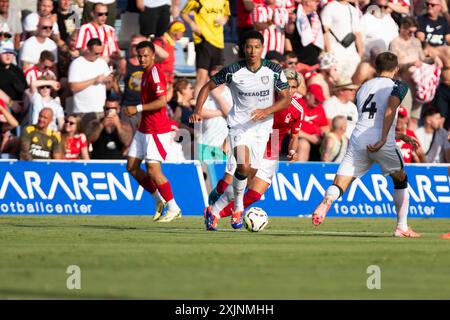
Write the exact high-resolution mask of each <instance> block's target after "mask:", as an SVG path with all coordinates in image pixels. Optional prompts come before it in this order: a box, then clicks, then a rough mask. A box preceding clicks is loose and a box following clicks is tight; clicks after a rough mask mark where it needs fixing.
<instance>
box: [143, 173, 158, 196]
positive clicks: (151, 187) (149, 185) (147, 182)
mask: <svg viewBox="0 0 450 320" xmlns="http://www.w3.org/2000/svg"><path fill="white" fill-rule="evenodd" d="M139 184H140V185H141V186H142V188H144V189H145V190H147V191H148V192H150V193H155V191H156V184H155V183H154V182H153V180H152V178H150V176H147V175H146V176H145V178H144V179H142V180H141V181H139Z"/></svg>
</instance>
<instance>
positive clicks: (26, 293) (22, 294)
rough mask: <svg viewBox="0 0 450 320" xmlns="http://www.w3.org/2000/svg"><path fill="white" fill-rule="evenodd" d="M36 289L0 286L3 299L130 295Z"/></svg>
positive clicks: (96, 297) (119, 298)
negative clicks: (3, 287) (2, 287)
mask: <svg viewBox="0 0 450 320" xmlns="http://www.w3.org/2000/svg"><path fill="white" fill-rule="evenodd" d="M75 291H76V290H74V291H69V290H67V291H53V292H45V291H36V290H25V289H11V288H9V289H1V288H0V298H1V299H75V300H78V299H91V300H102V299H111V300H126V299H130V298H129V297H122V296H116V295H112V294H90V293H84V292H83V291H80V290H78V291H76V292H75Z"/></svg>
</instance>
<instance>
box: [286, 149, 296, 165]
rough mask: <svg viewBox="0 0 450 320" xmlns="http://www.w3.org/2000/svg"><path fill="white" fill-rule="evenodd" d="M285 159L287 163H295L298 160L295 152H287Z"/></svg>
mask: <svg viewBox="0 0 450 320" xmlns="http://www.w3.org/2000/svg"><path fill="white" fill-rule="evenodd" d="M287 158H288V160H289V162H296V161H297V160H298V154H297V152H296V151H295V150H289V153H288V155H287Z"/></svg>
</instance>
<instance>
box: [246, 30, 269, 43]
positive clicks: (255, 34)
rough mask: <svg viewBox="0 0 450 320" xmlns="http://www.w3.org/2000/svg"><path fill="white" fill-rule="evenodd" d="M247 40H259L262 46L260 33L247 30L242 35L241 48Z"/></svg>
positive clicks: (262, 38)
mask: <svg viewBox="0 0 450 320" xmlns="http://www.w3.org/2000/svg"><path fill="white" fill-rule="evenodd" d="M248 39H257V40H260V41H261V43H262V44H264V37H263V35H262V34H261V32H259V31H256V30H249V31H247V32H246V33H244V36H243V37H242V47H243V46H244V45H245V43H246V42H247V40H248Z"/></svg>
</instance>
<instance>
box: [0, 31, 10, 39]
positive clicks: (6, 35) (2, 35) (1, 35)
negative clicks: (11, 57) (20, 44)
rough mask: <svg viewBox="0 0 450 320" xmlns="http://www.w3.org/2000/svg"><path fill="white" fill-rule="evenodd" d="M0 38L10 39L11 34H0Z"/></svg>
mask: <svg viewBox="0 0 450 320" xmlns="http://www.w3.org/2000/svg"><path fill="white" fill-rule="evenodd" d="M0 37H5V38H11V37H12V34H10V33H8V32H0Z"/></svg>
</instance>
